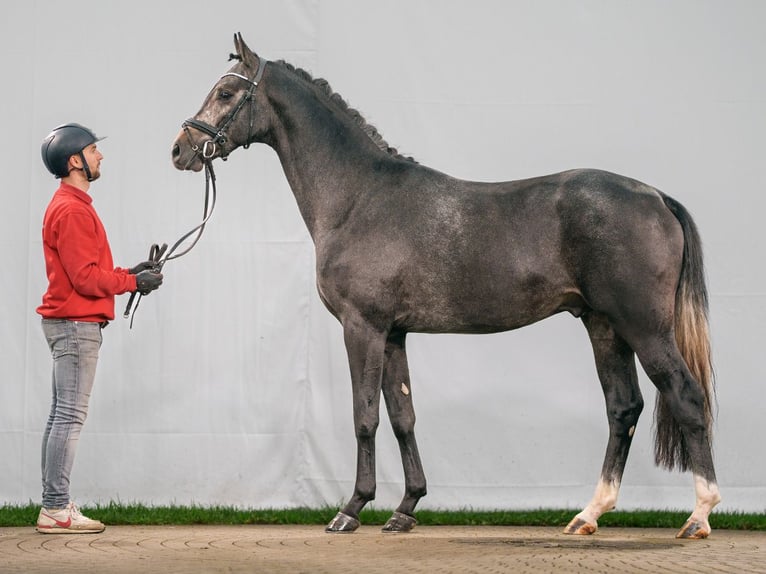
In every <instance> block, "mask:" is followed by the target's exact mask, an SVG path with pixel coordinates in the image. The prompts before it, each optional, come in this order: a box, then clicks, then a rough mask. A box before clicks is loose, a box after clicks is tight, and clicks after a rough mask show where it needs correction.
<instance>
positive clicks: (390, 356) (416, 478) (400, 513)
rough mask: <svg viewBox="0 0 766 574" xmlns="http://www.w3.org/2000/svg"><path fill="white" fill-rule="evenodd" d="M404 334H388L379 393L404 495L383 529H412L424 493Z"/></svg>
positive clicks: (407, 530) (405, 530) (400, 530)
mask: <svg viewBox="0 0 766 574" xmlns="http://www.w3.org/2000/svg"><path fill="white" fill-rule="evenodd" d="M405 338H406V333H397V334H392V335H391V336H390V337H389V339H388V341H387V343H386V362H385V367H384V370H383V397H384V399H385V402H386V409H387V410H388V418H389V420H390V421H391V427H392V428H393V431H394V435H395V436H396V440H397V441H398V443H399V450H400V452H401V456H402V466H403V467H404V497H403V498H402V501H401V503H400V504H399V506H398V507H397V509H396V511H395V512H394V514H393V515H392V516H391V518H390V519H389V520H388V522H386V524H385V526H384V527H383V532H409V531H410V530H412V529H413V528H414V527H415V524H416V523H417V521H416V520H415V517H414V516H413V513H414V510H415V505H416V504H417V503H418V501H419V500H420V499H421V498H422V497H423V496H425V494H426V477H425V474H424V472H423V465H422V464H421V462H420V454H419V453H418V445H417V442H416V441H415V409H414V408H413V405H412V390H411V387H410V375H409V368H408V366H407V352H406V349H405Z"/></svg>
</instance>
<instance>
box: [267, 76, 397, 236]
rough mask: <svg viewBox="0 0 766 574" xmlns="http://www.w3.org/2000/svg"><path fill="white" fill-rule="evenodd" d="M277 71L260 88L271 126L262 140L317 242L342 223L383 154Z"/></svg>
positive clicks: (339, 114) (312, 92)
mask: <svg viewBox="0 0 766 574" xmlns="http://www.w3.org/2000/svg"><path fill="white" fill-rule="evenodd" d="M278 70H279V72H278V74H274V76H275V77H272V78H269V81H268V82H263V84H262V85H263V86H267V87H266V97H267V99H268V105H269V106H270V107H271V117H272V122H273V123H272V126H271V130H270V134H269V137H268V138H267V139H266V141H267V143H268V144H269V145H271V147H273V148H274V150H275V151H276V152H277V155H278V156H279V159H280V162H281V163H282V168H283V170H284V172H285V176H286V177H287V181H288V183H289V184H290V188H291V189H292V191H293V194H294V195H295V199H296V201H297V203H298V208H299V209H300V212H301V215H302V216H303V220H304V221H305V223H306V226H307V227H308V230H309V233H310V234H311V236H312V238H313V240H314V242H315V243H317V242H318V241H319V240H320V239H321V237H322V236H324V234H325V233H327V232H328V231H330V230H332V229H335V228H337V227H338V226H339V225H340V224H342V222H343V221H344V220H345V219H346V218H347V216H348V213H349V211H350V210H351V209H352V208H353V205H354V203H355V201H356V199H357V197H358V194H359V193H360V192H362V191H363V190H365V189H367V188H369V186H368V185H365V181H364V180H365V179H366V178H371V177H372V176H373V174H374V171H373V170H374V165H375V164H376V163H377V162H380V160H381V156H385V155H386V154H385V153H384V152H383V151H382V150H380V149H379V148H378V147H377V146H376V145H375V143H374V142H373V141H372V140H371V139H370V138H369V136H367V134H366V133H365V132H364V130H363V129H362V128H361V127H360V126H359V125H357V124H356V122H355V120H354V119H353V118H352V117H350V116H349V115H348V114H347V113H346V112H345V111H343V110H341V109H339V108H338V106H337V105H336V104H333V103H332V102H330V101H329V98H328V97H327V96H326V95H325V94H323V93H321V90H319V88H317V87H315V86H314V85H313V84H311V83H309V82H307V81H305V80H303V79H301V78H299V77H297V76H294V74H293V73H291V72H290V71H288V70H282V69H278Z"/></svg>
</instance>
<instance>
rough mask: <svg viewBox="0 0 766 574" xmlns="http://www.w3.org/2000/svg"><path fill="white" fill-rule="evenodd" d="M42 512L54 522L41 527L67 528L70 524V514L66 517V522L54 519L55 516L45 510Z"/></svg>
mask: <svg viewBox="0 0 766 574" xmlns="http://www.w3.org/2000/svg"><path fill="white" fill-rule="evenodd" d="M43 514H44V515H45V516H47V517H48V518H50V519H51V520H52V521H53V522H55V523H56V524H54V525H53V526H43V528H69V527H70V526H72V517H71V516H68V517H67V519H66V522H62V521H61V520H56V519H55V518H53V517H52V516H51V515H50V514H48V513H47V512H45V513H43Z"/></svg>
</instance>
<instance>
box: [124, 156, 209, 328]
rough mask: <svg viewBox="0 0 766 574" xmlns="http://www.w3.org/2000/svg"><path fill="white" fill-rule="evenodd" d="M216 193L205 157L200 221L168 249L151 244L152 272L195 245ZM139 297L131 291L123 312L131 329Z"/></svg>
mask: <svg viewBox="0 0 766 574" xmlns="http://www.w3.org/2000/svg"><path fill="white" fill-rule="evenodd" d="M216 195H217V190H216V185H215V171H213V162H212V161H211V160H210V159H205V203H204V210H203V213H202V222H201V223H200V224H199V225H197V226H196V227H194V228H192V229H191V230H189V231H188V232H186V233H184V234H183V235H182V236H181V237H180V238H179V239H178V241H176V242H175V243H174V244H173V246H172V247H171V248H170V249H168V244H167V243H163V244H162V247H160V246H159V245H157V244H156V243H155V244H153V245H152V246H151V248H150V249H149V261H152V262H154V263H155V265H154V267H153V268H152V271H153V272H154V273H159V272H160V271H162V268H163V267H164V266H165V263H167V262H168V261H172V260H173V259H178V258H179V257H182V256H184V255H186V254H187V253H189V251H191V250H192V248H193V247H194V246H195V245H197V242H198V241H199V240H200V237H202V232H203V231H205V224H206V223H207V222H208V220H209V219H210V216H211V215H213V210H214V209H215V200H216ZM195 233H196V234H197V236H196V237H195V238H194V239H193V240H192V242H191V244H190V245H189V246H188V247H187V248H186V249H184V250H183V251H180V252H179V253H176V252H175V251H176V249H178V248H179V247H180V246H181V244H182V243H183V242H184V241H186V240H187V239H188V238H189V237H191V236H192V235H194V234H195ZM136 295H138V298H137V299H136ZM141 297H143V294H142V293H141V292H139V291H137V290H136V291H133V293H131V294H130V299H128V304H127V306H126V307H125V313H124V314H123V317H124V318H126V319H127V318H128V317H130V328H131V329H132V328H133V319H134V318H135V316H136V311H137V310H138V305H139V304H140V303H141ZM134 302H135V306H134V304H133V303H134Z"/></svg>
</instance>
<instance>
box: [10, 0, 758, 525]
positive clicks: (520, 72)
mask: <svg viewBox="0 0 766 574" xmlns="http://www.w3.org/2000/svg"><path fill="white" fill-rule="evenodd" d="M764 21H766V4H765V3H763V2H760V1H758V0H751V1H747V0H702V1H700V0H669V1H668V0H648V1H643V2H631V1H628V0H618V1H615V0H578V1H569V0H544V1H540V2H526V1H522V0H503V1H499V0H497V1H490V0H478V1H476V0H472V1H470V2H469V1H467V0H450V1H447V2H439V3H435V2H429V1H426V0H393V1H389V2H372V1H369V0H364V1H360V2H350V1H349V2H345V1H342V0H313V1H311V0H304V1H300V0H290V1H283V0H279V1H277V0H273V1H269V0H247V1H244V0H230V1H229V2H227V3H225V5H222V6H221V7H220V8H211V4H210V3H208V2H202V1H199V0H191V1H190V0H186V1H184V2H180V1H168V2H147V1H146V0H136V1H134V2H131V3H111V2H110V3H105V2H97V1H95V0H76V1H74V2H68V3H61V2H56V1H54V0H30V1H28V2H15V3H12V4H10V5H9V6H8V7H6V10H5V12H4V16H3V18H2V21H0V66H2V76H3V89H2V96H0V97H2V103H3V106H2V109H3V112H4V115H5V118H4V130H3V137H2V138H0V161H1V162H2V167H3V170H2V171H3V174H4V176H5V185H3V187H2V194H3V199H4V201H3V204H4V206H5V218H4V223H3V225H2V226H1V227H0V250H2V255H3V260H4V262H5V267H4V268H3V273H2V274H0V285H2V297H3V308H4V309H5V315H4V320H3V321H2V322H0V345H1V348H2V349H3V359H4V361H3V375H2V384H0V477H2V479H1V480H0V504H2V503H14V504H15V503H25V502H27V501H30V500H32V501H39V497H40V478H39V474H40V471H39V448H40V438H41V434H42V430H43V426H44V423H45V419H46V416H47V411H48V408H49V394H50V389H49V387H50V356H49V353H48V350H47V348H46V345H45V341H44V339H43V336H42V333H41V330H40V326H39V317H38V316H37V315H36V313H35V311H34V310H35V307H36V306H37V305H38V304H39V301H40V297H41V294H42V292H43V291H44V289H45V274H44V266H43V260H42V249H41V245H40V226H41V221H42V215H43V211H44V208H45V205H46V204H47V202H48V200H49V198H50V195H51V194H52V193H53V191H54V189H55V187H56V182H55V181H54V180H53V178H52V177H50V176H49V175H48V174H47V173H46V172H45V170H44V167H43V165H42V163H41V161H40V156H39V144H40V142H41V140H42V138H43V137H44V136H45V135H46V134H47V133H48V132H49V131H50V129H52V128H53V127H54V126H56V125H58V124H61V123H65V122H68V121H77V122H80V123H83V124H85V125H87V126H89V127H91V128H92V129H94V130H95V131H96V133H98V134H99V135H107V136H108V139H106V140H105V141H104V142H102V143H101V144H100V147H101V149H102V151H103V153H104V156H105V159H104V162H103V164H102V172H103V176H102V178H101V180H99V181H98V182H96V183H95V184H94V185H93V187H92V195H93V197H94V203H95V206H96V208H97V210H98V211H99V213H100V215H101V217H102V219H103V220H104V223H105V226H106V228H107V232H108V234H109V237H110V241H111V244H112V249H113V252H114V255H115V259H116V262H117V264H118V265H124V266H127V265H131V264H135V263H136V262H138V261H140V260H142V259H143V258H145V256H146V254H147V251H148V248H149V245H150V244H151V243H153V242H159V243H162V242H169V243H170V242H172V241H174V240H175V239H176V238H177V237H179V236H180V235H181V234H182V233H183V232H185V231H186V230H187V229H189V228H191V227H192V226H193V225H195V224H196V223H197V222H198V220H199V217H200V215H201V212H202V197H203V188H204V178H203V176H202V175H200V174H191V173H181V172H178V171H176V170H175V169H174V168H173V167H172V165H171V163H170V144H171V142H172V140H173V139H174V137H175V134H176V133H177V131H178V129H179V127H180V123H181V121H182V120H183V119H185V118H186V117H189V116H191V115H193V114H194V113H195V112H196V110H197V109H198V107H199V105H200V104H201V102H202V100H203V98H204V96H205V95H206V93H207V91H208V90H209V89H210V87H211V86H212V84H213V83H214V81H215V80H216V79H217V78H218V76H219V75H220V74H221V73H222V72H223V71H224V70H225V69H227V68H228V66H229V64H228V63H227V61H226V59H227V56H228V54H229V52H231V51H232V50H233V44H232V36H233V34H234V33H235V32H238V31H239V32H242V33H243V35H244V37H245V40H246V41H247V42H248V44H249V45H250V47H251V48H252V49H254V50H255V51H256V52H258V53H259V54H261V55H262V56H264V57H265V58H267V59H272V60H275V59H285V60H287V61H289V62H291V63H293V64H294V65H296V66H299V67H302V68H305V69H306V70H308V71H309V72H310V73H312V74H313V75H314V76H315V77H325V78H327V79H328V80H329V82H330V83H331V85H332V86H333V88H334V89H335V90H336V91H337V92H339V93H340V94H341V95H342V96H343V97H344V98H345V99H346V101H348V102H349V104H350V105H351V106H353V107H355V108H357V109H359V110H360V111H361V112H362V113H363V115H364V116H365V117H366V118H367V119H368V121H369V122H370V123H372V124H374V125H376V126H377V127H378V128H379V130H380V131H381V133H382V134H383V135H384V137H385V138H386V139H387V141H388V142H389V143H390V144H391V145H393V146H395V147H397V148H398V149H399V150H400V151H401V152H403V153H405V154H408V155H413V156H414V157H415V158H416V159H418V160H419V161H420V162H421V163H423V164H425V165H429V166H431V167H434V168H436V169H439V170H441V171H444V172H447V173H449V174H451V175H454V176H457V177H461V178H465V179H476V180H506V179H520V178H523V177H530V176H534V175H541V174H544V173H552V172H555V171H561V170H564V169H569V168H572V167H597V168H602V169H607V170H611V171H615V172H618V173H622V174H624V175H628V176H631V177H635V178H637V179H641V180H643V181H645V182H647V183H650V184H652V185H655V186H657V187H659V188H660V189H662V190H664V191H665V192H667V193H669V194H670V195H672V196H674V197H675V198H676V199H678V200H680V201H681V202H682V203H684V205H685V206H686V207H687V208H688V209H689V210H690V211H691V212H692V214H693V215H694V216H695V218H696V221H697V223H698V225H699V227H700V230H701V234H702V237H703V240H704V243H705V250H706V262H707V266H708V277H709V288H710V293H711V327H712V335H713V345H714V353H715V362H716V366H717V375H718V406H719V409H720V412H719V417H718V422H717V425H716V439H715V440H716V442H715V444H716V449H715V457H716V461H717V467H718V474H719V479H720V484H721V492H722V495H723V503H722V508H726V509H737V510H745V511H764V510H765V507H764V500H766V463H764V458H763V456H762V452H763V449H762V446H761V445H762V444H763V443H764V440H765V439H766V430H765V427H764V425H763V424H762V421H763V413H764V412H766V398H764V397H766V393H765V392H764V387H763V384H764V368H763V366H762V365H761V363H760V361H759V359H758V357H759V356H760V353H761V347H762V344H763V341H764V340H765V337H764V335H765V334H766V333H764V323H765V322H766V311H765V309H766V291H764V285H766V272H764V265H763V248H764V234H763V226H762V225H761V218H762V213H763V208H764V204H765V203H766V201H765V200H764V185H763V177H762V175H761V172H762V168H763V158H764V157H766V146H765V145H764V141H766V139H764V133H766V76H764V74H763V70H764V69H765V68H766V40H765V39H764V35H763V31H762V23H763V22H764ZM217 173H218V185H219V190H220V194H219V199H218V207H217V211H216V213H215V215H214V216H213V219H212V220H211V221H210V223H209V225H208V229H207V231H206V234H205V236H204V237H203V239H202V241H201V242H200V243H199V245H198V246H197V247H196V248H195V250H193V251H192V252H191V253H190V254H189V255H188V256H186V257H184V258H182V259H180V260H178V261H174V262H171V263H169V264H168V265H167V266H166V268H165V274H166V280H165V284H164V285H163V287H162V288H161V289H160V290H159V291H158V292H156V293H154V294H152V295H151V296H150V297H147V298H145V299H144V300H143V302H142V303H141V307H140V309H139V311H138V314H137V316H136V319H135V325H134V327H133V329H132V330H130V329H129V328H128V324H127V322H126V321H124V320H123V319H122V318H121V317H118V319H117V320H116V321H115V322H114V324H112V325H110V326H109V327H108V328H107V330H106V331H105V333H104V335H105V336H104V339H105V341H104V345H103V348H102V353H101V359H100V362H99V367H98V374H97V379H96V386H95V391H94V396H93V398H92V402H91V409H90V415H89V419H88V421H87V424H86V427H85V430H84V432H83V434H82V436H81V440H80V449H79V453H78V456H77V461H76V465H75V469H74V473H73V476H72V485H73V488H72V493H73V496H74V497H75V498H76V499H77V500H78V501H80V502H81V503H89V502H108V501H110V500H120V501H123V502H133V501H136V502H144V503H149V504H167V503H178V504H190V503H197V504H205V505H207V504H226V505H236V506H240V507H256V508H268V507H288V506H299V505H306V506H321V505H325V504H328V505H335V504H339V503H341V502H342V501H343V500H345V499H347V498H348V496H350V494H351V492H352V488H353V481H354V469H355V445H354V433H353V426H352V417H351V388H350V378H349V375H348V368H347V364H346V359H345V351H344V349H343V342H342V332H341V329H340V326H339V325H338V324H337V322H336V321H335V320H334V319H333V318H332V317H331V316H330V314H329V313H327V312H326V311H325V310H324V308H323V307H322V304H321V303H320V301H319V298H318V296H317V294H316V290H315V278H314V267H313V265H314V260H313V245H312V244H311V241H310V238H309V236H308V234H307V232H306V230H305V228H304V226H303V222H302V221H301V219H300V216H299V213H298V210H297V207H296V205H295V201H294V199H293V197H292V195H291V192H290V189H289V188H288V186H287V184H286V182H285V178H284V175H283V173H282V170H281V166H280V165H279V162H278V161H277V158H276V155H275V154H274V153H273V151H272V150H271V149H269V148H267V147H265V146H254V147H252V148H251V149H250V150H246V151H245V150H240V151H237V152H236V153H235V154H234V155H233V156H232V157H231V158H230V160H229V161H228V162H227V163H218V164H217ZM126 300H127V297H122V298H119V299H118V303H117V312H118V315H121V313H122V310H123V308H124V305H125V302H126ZM408 349H409V354H410V365H411V370H412V380H413V382H412V385H413V395H414V400H415V406H416V410H417V413H418V424H417V429H416V430H417V433H418V437H419V443H420V449H421V455H422V458H423V462H424V465H425V469H426V474H427V478H428V481H429V495H428V496H427V497H426V498H424V499H423V501H422V503H421V508H452V509H454V508H464V507H473V508H534V507H580V506H582V505H584V504H585V503H587V501H588V500H589V498H590V495H591V492H592V489H593V487H594V485H595V482H596V480H597V479H598V475H599V471H600V467H601V462H602V457H603V452H604V449H605V446H606V439H607V425H606V415H605V412H604V404H603V397H602V395H601V391H600V386H599V383H598V381H597V379H596V375H595V369H594V366H593V360H592V355H591V350H590V347H589V343H588V341H587V337H586V334H585V331H584V329H583V328H582V326H581V325H580V323H579V321H577V320H575V319H573V318H571V317H569V316H568V315H567V316H563V315H562V316H557V317H554V318H551V319H549V320H547V321H544V322H542V323H540V324H536V325H533V326H531V327H528V328H525V329H522V330H519V331H515V332H511V333H505V334H499V335H491V336H446V335H443V336H438V335H412V336H410V337H409V339H408ZM642 381H643V382H642V389H643V392H644V396H645V399H646V403H647V408H646V410H645V412H644V415H643V417H642V419H641V422H640V424H639V428H638V431H637V434H636V439H635V442H634V446H633V449H632V452H631V457H630V459H629V462H628V466H627V469H626V472H625V477H624V481H623V489H622V493H621V500H620V503H619V506H620V507H621V508H637V507H643V508H683V509H688V508H691V507H692V505H693V496H694V495H693V486H692V480H691V477H690V475H688V474H671V473H667V472H665V471H663V470H660V469H657V468H655V467H654V466H653V454H652V446H651V421H652V412H651V405H652V404H653V400H654V390H653V388H652V386H651V384H650V383H649V382H648V380H647V379H646V378H645V377H643V378H642ZM382 416H383V420H382V424H381V427H380V430H379V433H378V436H379V438H378V484H379V488H378V498H377V500H376V501H375V505H376V506H378V507H393V506H395V505H396V504H397V503H398V500H399V498H400V497H401V494H402V490H403V484H402V483H403V477H402V471H401V465H400V461H399V454H398V452H397V448H396V443H395V441H394V439H393V438H392V436H391V432H390V427H389V426H388V424H387V423H386V422H385V411H383V413H382Z"/></svg>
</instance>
